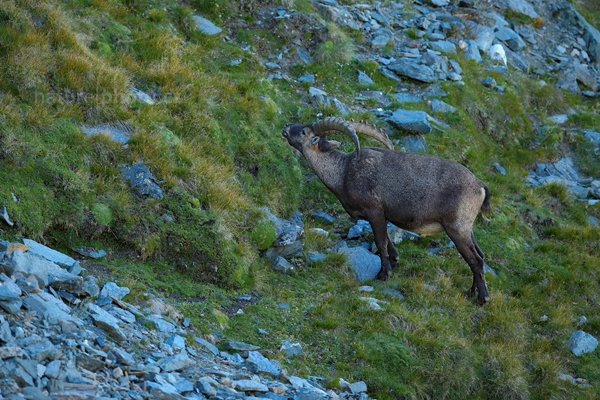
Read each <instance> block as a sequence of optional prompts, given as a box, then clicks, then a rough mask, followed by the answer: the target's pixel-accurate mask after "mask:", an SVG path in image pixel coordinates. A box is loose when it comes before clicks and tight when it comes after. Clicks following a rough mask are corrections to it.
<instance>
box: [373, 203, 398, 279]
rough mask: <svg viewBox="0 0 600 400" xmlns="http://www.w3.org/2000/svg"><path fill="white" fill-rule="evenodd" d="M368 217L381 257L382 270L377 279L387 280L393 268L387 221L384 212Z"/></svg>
mask: <svg viewBox="0 0 600 400" xmlns="http://www.w3.org/2000/svg"><path fill="white" fill-rule="evenodd" d="M367 219H368V221H369V224H371V229H372V230H373V235H375V244H376V245H377V250H379V258H380V259H381V270H379V274H377V279H381V280H382V281H385V280H387V278H388V277H389V275H390V272H391V270H392V266H391V264H390V257H389V253H388V234H387V221H386V219H385V215H384V214H383V212H381V213H373V214H372V215H370V216H369V217H368V218H367Z"/></svg>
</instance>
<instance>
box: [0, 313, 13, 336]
mask: <svg viewBox="0 0 600 400" xmlns="http://www.w3.org/2000/svg"><path fill="white" fill-rule="evenodd" d="M12 341H13V336H12V333H11V332H10V325H9V324H8V321H7V320H6V319H5V318H4V317H3V316H2V315H0V342H4V343H10V342H12Z"/></svg>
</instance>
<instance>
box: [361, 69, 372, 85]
mask: <svg viewBox="0 0 600 400" xmlns="http://www.w3.org/2000/svg"><path fill="white" fill-rule="evenodd" d="M358 83H360V84H361V85H366V86H368V85H373V84H375V82H373V79H371V77H370V76H369V75H367V74H366V73H364V72H363V71H358Z"/></svg>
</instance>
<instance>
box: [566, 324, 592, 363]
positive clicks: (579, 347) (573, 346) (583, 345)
mask: <svg viewBox="0 0 600 400" xmlns="http://www.w3.org/2000/svg"><path fill="white" fill-rule="evenodd" d="M596 347H598V340H597V339H596V338H595V337H593V336H592V335H590V334H589V333H586V332H584V331H582V330H579V331H575V332H573V334H572V335H571V338H570V339H569V349H570V350H571V352H572V353H573V354H575V355H576V356H577V357H579V356H581V355H582V354H586V353H591V352H593V351H594V350H596Z"/></svg>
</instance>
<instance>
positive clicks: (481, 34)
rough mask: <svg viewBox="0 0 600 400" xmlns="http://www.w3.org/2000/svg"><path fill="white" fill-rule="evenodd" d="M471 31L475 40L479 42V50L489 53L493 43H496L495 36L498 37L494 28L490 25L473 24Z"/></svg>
mask: <svg viewBox="0 0 600 400" xmlns="http://www.w3.org/2000/svg"><path fill="white" fill-rule="evenodd" d="M471 33H472V34H473V35H474V37H475V39H474V41H475V43H477V47H479V50H481V51H483V52H484V53H487V51H488V50H489V49H490V47H491V46H492V43H494V38H495V37H496V33H495V32H494V30H493V29H492V28H490V27H489V26H485V25H479V24H473V25H472V26H471Z"/></svg>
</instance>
